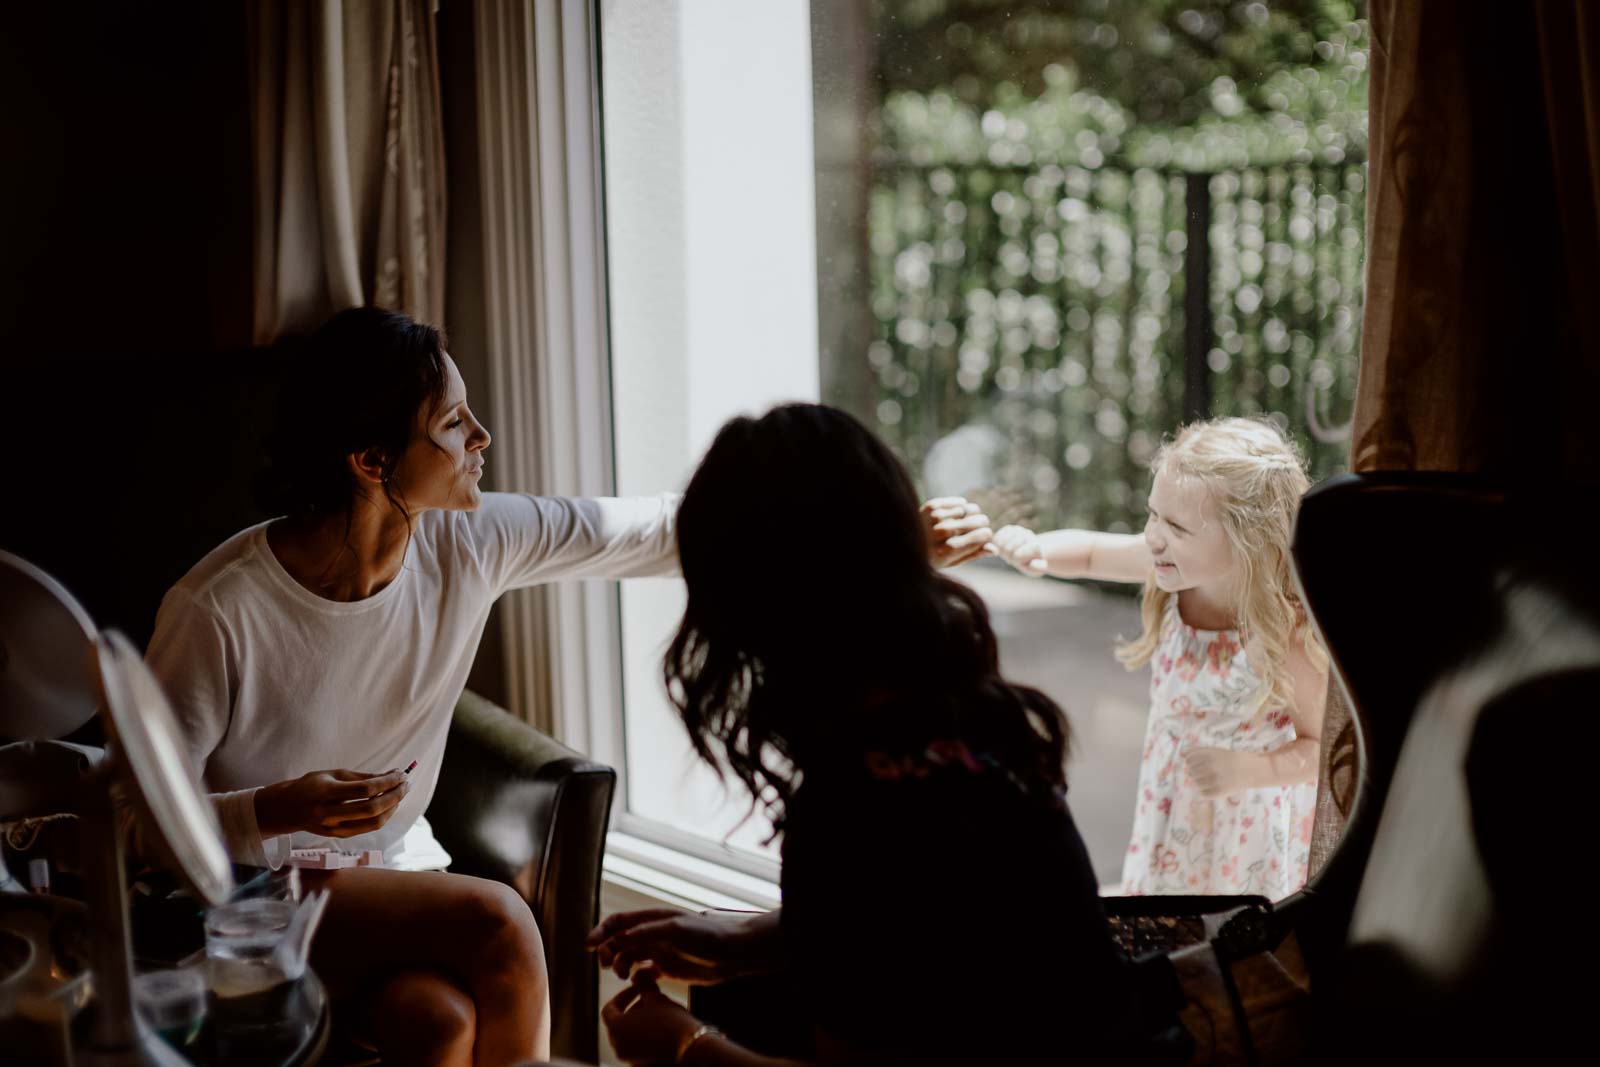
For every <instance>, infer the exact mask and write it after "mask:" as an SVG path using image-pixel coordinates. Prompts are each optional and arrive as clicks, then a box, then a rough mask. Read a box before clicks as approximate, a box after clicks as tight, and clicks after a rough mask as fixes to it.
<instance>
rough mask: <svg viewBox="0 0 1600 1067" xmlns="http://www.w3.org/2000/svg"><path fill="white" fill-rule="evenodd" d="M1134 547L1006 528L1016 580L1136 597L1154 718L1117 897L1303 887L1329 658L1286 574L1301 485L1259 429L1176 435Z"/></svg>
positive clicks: (1279, 446)
mask: <svg viewBox="0 0 1600 1067" xmlns="http://www.w3.org/2000/svg"><path fill="white" fill-rule="evenodd" d="M1150 469H1151V472H1152V474H1153V475H1154V480H1153V482H1152V485H1151V488H1150V497H1149V518H1148V521H1147V522H1146V523H1145V528H1144V533H1143V534H1112V533H1097V532H1094V531H1089V530H1053V531H1050V532H1048V533H1041V534H1035V533H1034V532H1033V531H1031V530H1028V529H1025V528H1024V527H1021V526H1007V527H1004V528H1002V529H1001V530H1000V531H999V532H998V533H997V534H996V535H995V538H994V550H995V552H996V554H997V555H999V556H1000V557H1001V558H1002V559H1004V560H1005V561H1006V562H1008V563H1010V564H1011V565H1012V566H1014V567H1016V568H1017V569H1018V570H1020V571H1022V572H1023V573H1024V574H1029V575H1034V576H1039V575H1045V574H1049V575H1054V576H1056V577H1059V578H1095V579H1099V580H1102V581H1119V582H1142V583H1144V599H1143V603H1142V605H1141V609H1140V614H1141V617H1142V621H1143V632H1142V633H1141V634H1140V635H1139V637H1138V638H1137V639H1135V640H1133V641H1127V642H1124V643H1123V644H1121V645H1120V646H1119V647H1118V648H1117V650H1116V652H1117V658H1118V659H1120V660H1121V661H1122V662H1123V663H1124V664H1125V665H1126V666H1127V667H1128V669H1130V670H1132V669H1134V668H1136V667H1142V666H1144V665H1145V664H1147V663H1148V664H1149V665H1150V670H1151V678H1150V695H1151V705H1150V719H1149V724H1148V726H1147V728H1146V732H1145V740H1144V750H1143V755H1142V757H1141V762H1140V768H1139V793H1138V797H1137V799H1136V804H1135V811H1134V825H1133V836H1132V840H1131V841H1130V842H1129V843H1128V851H1127V854H1126V856H1125V857H1124V860H1123V869H1122V892H1123V893H1124V894H1128V895H1139V894H1147V893H1205V894H1212V893H1217V894H1240V893H1255V894H1260V895H1262V896H1266V897H1268V898H1270V899H1273V900H1277V899H1280V898H1282V897H1285V896H1288V895H1289V894H1290V893H1293V892H1294V891H1295V890H1297V889H1299V888H1300V887H1301V886H1302V885H1304V884H1305V880H1306V876H1307V865H1308V860H1309V854H1310V843H1311V819H1312V813H1313V810H1314V807H1315V800H1316V779H1317V767H1318V758H1317V757H1318V748H1319V741H1318V738H1319V737H1320V736H1321V732H1322V711H1323V702H1324V699H1325V697H1326V693H1327V672H1328V656H1327V653H1326V652H1325V651H1324V650H1323V648H1322V646H1321V644H1320V643H1319V642H1318V640H1317V638H1316V636H1315V635H1314V634H1313V633H1312V631H1311V627H1310V625H1309V623H1308V620H1307V618H1306V614H1305V611H1304V610H1303V608H1302V606H1301V604H1300V601H1299V598H1298V596H1297V595H1296V593H1295V589H1294V583H1293V580H1292V577H1291V574H1290V564H1289V540H1290V535H1291V532H1292V530H1293V527H1294V517H1295V512H1296V510H1297V508H1298V507H1299V503H1300V497H1301V496H1302V495H1303V494H1304V493H1305V491H1306V489H1307V487H1308V486H1309V484H1310V483H1309V481H1308V479H1307V477H1306V474H1305V466H1304V461H1303V460H1302V459H1301V457H1300V454H1299V452H1298V450H1297V449H1296V448H1295V446H1294V445H1293V444H1292V443H1291V442H1289V441H1288V440H1287V439H1285V437H1284V436H1283V434H1282V433H1280V432H1279V431H1278V429H1277V428H1276V427H1275V426H1273V425H1272V424H1271V423H1270V422H1267V421H1264V420H1258V419H1240V418H1225V419H1213V420H1210V421H1206V422H1197V423H1193V424H1190V425H1188V426H1185V427H1184V428H1183V429H1182V430H1180V431H1179V432H1178V434H1177V436H1176V437H1175V438H1173V440H1171V441H1170V442H1168V443H1167V444H1165V445H1163V446H1162V448H1161V449H1160V450H1159V451H1158V452H1157V453H1156V455H1155V458H1154V459H1153V460H1152V461H1151V464H1150Z"/></svg>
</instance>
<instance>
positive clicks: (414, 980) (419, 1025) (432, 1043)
mask: <svg viewBox="0 0 1600 1067" xmlns="http://www.w3.org/2000/svg"><path fill="white" fill-rule="evenodd" d="M367 1008H368V1012H367V1019H366V1020H365V1021H366V1026H365V1028H364V1030H365V1032H364V1033H363V1035H362V1036H363V1037H366V1038H367V1039H369V1040H370V1041H371V1042H372V1045H373V1047H374V1048H376V1049H377V1050H378V1053H379V1055H381V1056H382V1057H383V1062H384V1067H389V1065H391V1064H393V1065H394V1067H411V1065H413V1064H415V1065H416V1067H473V1063H472V1051H473V1045H474V1043H475V1042H476V1041H477V1015H478V1011H477V1006H476V1005H475V1004H474V1003H473V1000H472V997H471V995H470V994H468V993H467V991H466V990H464V989H462V988H461V987H460V986H459V985H457V984H456V982H455V981H454V980H452V979H451V978H449V977H447V976H446V975H444V974H441V973H440V972H438V971H420V970H419V971H400V972H399V973H397V974H395V975H394V977H392V978H390V979H389V980H388V981H387V982H384V983H383V984H382V985H381V986H380V987H379V988H378V990H377V992H376V993H374V994H373V996H372V998H371V1000H370V1002H369V1003H368V1005H367Z"/></svg>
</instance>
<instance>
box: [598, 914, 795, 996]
mask: <svg viewBox="0 0 1600 1067" xmlns="http://www.w3.org/2000/svg"><path fill="white" fill-rule="evenodd" d="M766 918H768V917H767V916H764V915H754V916H747V915H715V914H713V915H691V914H689V913H688V912H683V911H679V910H677V909H676V908H646V909H644V910H643V911H623V912H618V913H617V914H615V915H612V916H609V917H607V918H606V920H605V921H604V922H602V923H601V924H600V925H599V926H596V927H595V928H594V929H593V930H592V931H590V932H589V938H588V940H587V941H586V942H585V944H586V945H587V947H588V949H589V951H591V952H593V953H595V954H596V955H597V956H598V957H599V959H600V966H602V967H609V968H610V969H611V970H612V971H614V972H615V973H616V975H617V977H618V978H621V979H623V980H624V981H627V980H629V979H633V980H635V981H638V980H640V979H644V980H647V981H654V980H655V979H656V978H675V979H678V980H679V981H683V982H689V983H691V984H695V985H713V984H715V983H717V982H725V981H727V980H728V979H730V978H737V977H739V976H740V975H745V974H755V973H759V972H761V971H763V970H767V969H770V968H768V967H765V966H763V963H762V961H763V958H764V956H766V955H771V954H772V952H771V950H772V949H774V948H775V947H776V942H777V936H776V935H777V930H778V927H777V925H776V924H775V923H773V922H770V921H769V922H761V921H760V920H763V919H766ZM769 942H771V944H769ZM764 950H766V951H764Z"/></svg>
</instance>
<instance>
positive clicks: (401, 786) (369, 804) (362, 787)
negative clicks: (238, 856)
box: [256, 770, 411, 838]
mask: <svg viewBox="0 0 1600 1067" xmlns="http://www.w3.org/2000/svg"><path fill="white" fill-rule="evenodd" d="M410 790H411V779H409V778H407V777H406V774H405V772H404V771H399V770H395V771H385V772H384V773H382V774H368V773H366V772H364V771H345V770H337V771H312V772H311V773H310V774H304V775H301V776H300V777H299V778H291V779H289V780H288V781H285V782H277V783H275V784H273V785H269V786H264V787H262V788H261V789H259V790H257V791H256V825H257V826H258V827H259V828H260V830H261V836H262V837H263V838H267V837H277V836H279V835H281V834H292V833H301V832H304V833H311V834H316V835H318V836H319V837H355V836H356V835H357V834H369V833H371V832H372V831H374V830H376V829H378V828H379V827H381V826H382V825H383V824H384V823H386V822H388V821H389V816H391V815H393V814H394V809H395V808H396V807H397V806H399V804H400V802H401V801H402V800H404V799H405V798H406V794H407V793H408V792H410Z"/></svg>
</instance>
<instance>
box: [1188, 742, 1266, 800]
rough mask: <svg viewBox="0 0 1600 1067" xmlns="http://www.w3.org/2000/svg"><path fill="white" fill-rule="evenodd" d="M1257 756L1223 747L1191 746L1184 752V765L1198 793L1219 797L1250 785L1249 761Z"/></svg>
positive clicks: (1247, 787) (1204, 795)
mask: <svg viewBox="0 0 1600 1067" xmlns="http://www.w3.org/2000/svg"><path fill="white" fill-rule="evenodd" d="M1258 759H1259V757H1256V756H1255V755H1253V754H1252V753H1249V752H1233V751H1230V750H1228V749H1226V748H1192V749H1190V750H1189V751H1188V752H1185V753H1184V754H1183V767H1184V770H1186V771H1187V772H1188V773H1189V777H1190V778H1193V779H1194V784H1195V786H1196V787H1198V788H1199V790H1200V795H1201V796H1203V797H1221V796H1227V795H1228V794H1229V793H1237V792H1239V791H1241V790H1244V789H1249V788H1250V787H1251V782H1250V774H1249V772H1250V770H1251V762H1252V760H1258Z"/></svg>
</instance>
